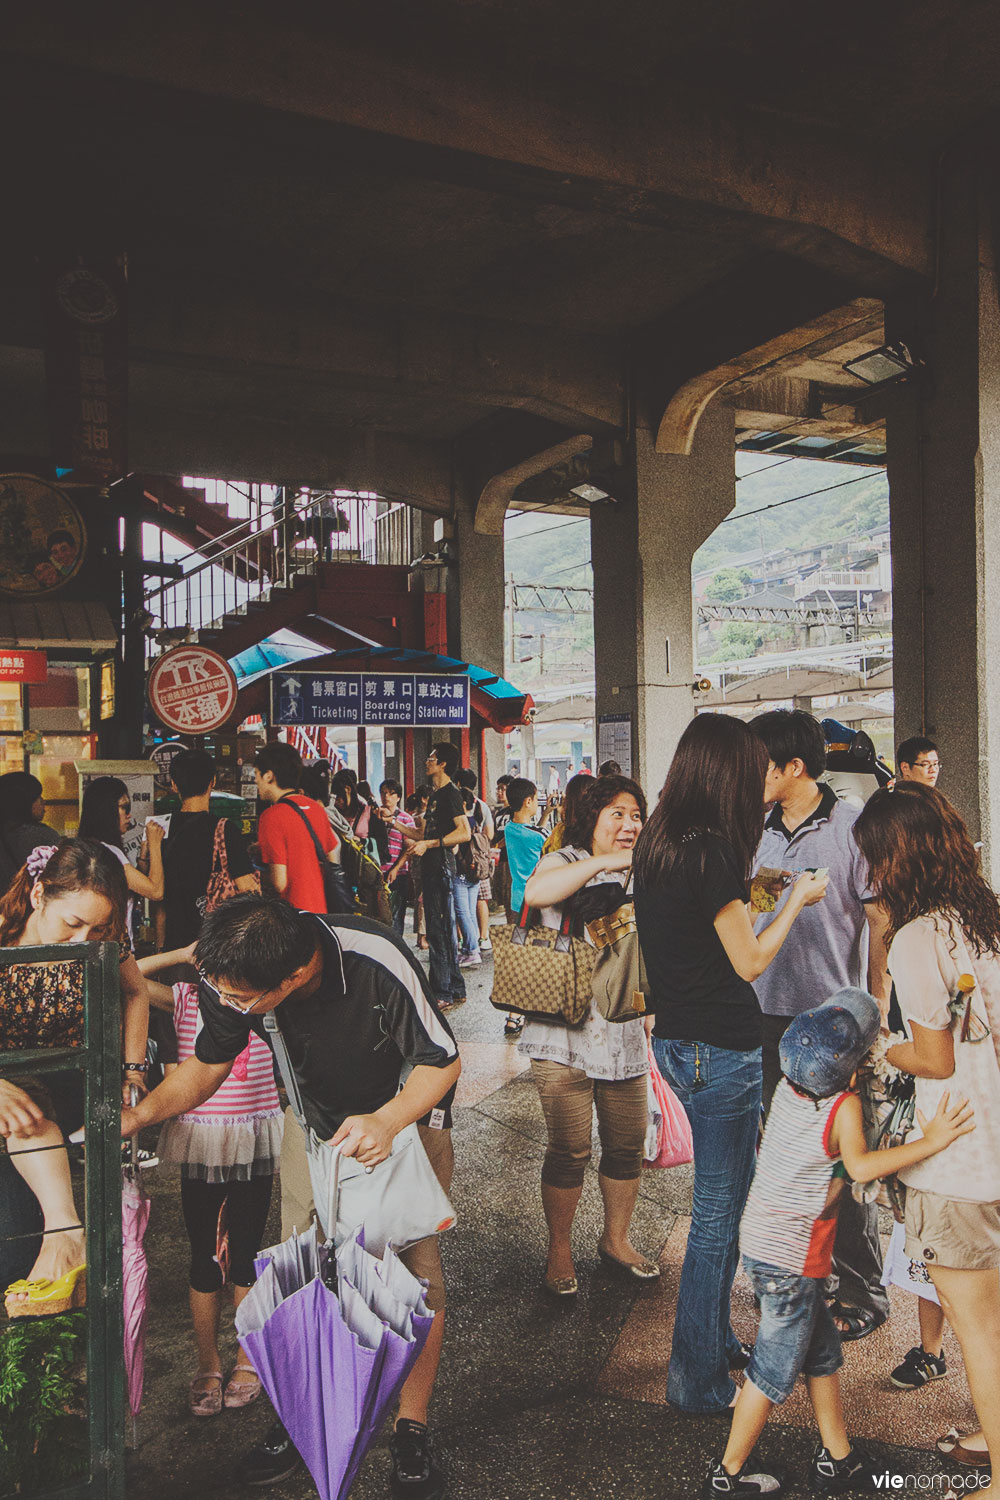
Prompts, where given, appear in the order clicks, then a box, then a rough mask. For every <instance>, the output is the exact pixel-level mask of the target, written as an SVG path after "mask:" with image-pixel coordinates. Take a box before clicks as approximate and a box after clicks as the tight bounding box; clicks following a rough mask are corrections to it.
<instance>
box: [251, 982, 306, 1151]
mask: <svg viewBox="0 0 1000 1500" xmlns="http://www.w3.org/2000/svg"><path fill="white" fill-rule="evenodd" d="M261 1020H262V1021H263V1022H264V1030H265V1031H266V1032H267V1036H268V1040H269V1041H270V1043H271V1051H272V1052H273V1053H274V1060H275V1062H276V1063H277V1064H278V1072H279V1073H280V1074H281V1081H282V1083H283V1084H284V1085H285V1093H286V1094H287V1095H288V1103H289V1104H290V1106H291V1110H292V1114H293V1115H294V1116H295V1118H296V1119H297V1120H298V1122H299V1124H300V1125H301V1126H302V1129H303V1130H304V1131H305V1135H306V1140H308V1139H309V1126H308V1124H307V1123H306V1112H305V1108H304V1107H303V1104H302V1093H301V1091H300V1089H299V1080H298V1079H297V1078H296V1076H295V1070H294V1068H293V1067H292V1061H291V1058H290V1057H289V1056H288V1048H287V1047H286V1046H285V1038H284V1037H283V1036H282V1035H281V1027H280V1026H279V1025H278V1015H277V1012H276V1011H273V1010H266V1011H265V1012H264V1014H263V1016H262V1017H261Z"/></svg>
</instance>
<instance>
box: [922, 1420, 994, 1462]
mask: <svg viewBox="0 0 1000 1500" xmlns="http://www.w3.org/2000/svg"><path fill="white" fill-rule="evenodd" d="M934 1446H935V1448H936V1449H937V1451H938V1452H939V1453H943V1454H944V1456H945V1457H946V1458H953V1459H954V1460H955V1462H956V1463H959V1464H964V1465H965V1467H966V1468H967V1469H988V1468H990V1455H989V1453H988V1452H986V1450H985V1449H982V1448H966V1446H965V1444H964V1443H963V1442H962V1439H961V1438H960V1437H959V1435H958V1430H957V1428H955V1427H949V1428H948V1431H947V1432H946V1433H945V1434H944V1437H939V1438H938V1439H937V1441H936V1442H935V1444H934Z"/></svg>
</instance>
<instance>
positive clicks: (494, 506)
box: [475, 432, 594, 536]
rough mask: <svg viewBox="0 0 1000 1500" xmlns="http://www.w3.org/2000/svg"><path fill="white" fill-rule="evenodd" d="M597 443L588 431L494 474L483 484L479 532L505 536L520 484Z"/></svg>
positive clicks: (478, 513) (477, 520)
mask: <svg viewBox="0 0 1000 1500" xmlns="http://www.w3.org/2000/svg"><path fill="white" fill-rule="evenodd" d="M593 446H594V439H593V438H592V437H591V436H590V435H589V434H588V433H585V432H581V433H578V434H577V435H576V437H571V438H567V439H566V441H565V442H562V443H556V445H555V447H553V448H545V449H543V451H542V452H541V453H533V454H532V455H531V456H530V458H525V459H522V460H521V462H520V463H517V464H514V466H513V467H512V468H510V469H505V470H504V471H503V473H502V474H494V475H493V478H492V479H490V480H488V481H487V483H486V484H485V485H484V486H483V489H482V491H481V493H480V496H479V501H478V503H477V505H476V518H475V529H476V531H478V532H480V533H481V534H482V535H484V536H503V523H504V517H505V516H506V514H507V508H508V506H509V505H510V502H511V500H512V499H513V496H514V491H515V490H516V489H517V487H518V485H520V484H523V483H524V481H525V480H526V479H530V478H531V477H532V475H534V474H543V473H544V472H545V471H546V469H551V468H554V467H555V465H557V464H562V463H567V462H568V461H569V460H570V459H572V458H575V457H576V455H577V454H578V453H586V452H587V451H588V449H590V448H592V447H593Z"/></svg>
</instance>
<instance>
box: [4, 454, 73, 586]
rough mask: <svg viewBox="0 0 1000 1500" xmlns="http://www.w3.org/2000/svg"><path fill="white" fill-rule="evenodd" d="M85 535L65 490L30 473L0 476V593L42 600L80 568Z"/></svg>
mask: <svg viewBox="0 0 1000 1500" xmlns="http://www.w3.org/2000/svg"><path fill="white" fill-rule="evenodd" d="M86 550H87V531H86V528H85V526H84V524H83V517H82V515H81V514H80V511H79V509H78V507H77V506H76V504H75V503H74V502H73V501H72V500H71V499H70V497H69V495H68V494H67V493H66V491H65V490H61V489H59V488H58V486H57V485H54V484H49V483H48V481H47V480H45V479H39V478H37V477H36V476H35V475H34V474H0V594H8V595H13V596H14V597H15V598H17V599H25V600H27V599H44V598H46V597H47V596H48V595H50V594H56V593H58V592H59V590H60V589H62V588H64V587H65V586H66V584H67V583H69V582H70V580H71V579H73V578H75V577H76V575H77V574H78V573H79V571H80V569H81V568H82V566H83V560H84V556H85V554H86Z"/></svg>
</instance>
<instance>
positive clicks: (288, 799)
mask: <svg viewBox="0 0 1000 1500" xmlns="http://www.w3.org/2000/svg"><path fill="white" fill-rule="evenodd" d="M281 803H284V805H285V806H286V807H290V808H291V809H292V811H293V812H295V813H298V815H299V817H300V818H301V819H302V821H303V823H304V824H305V825H306V827H307V828H308V830H309V837H310V838H311V839H312V841H313V848H314V849H315V850H316V858H317V859H318V860H319V867H320V869H321V870H322V868H323V866H324V865H325V864H327V863H328V862H329V861H328V860H327V857H326V850H325V849H324V848H323V845H322V844H321V843H320V841H319V839H318V838H317V837H316V830H315V828H314V827H313V826H312V824H311V823H310V821H309V819H308V817H307V816H306V814H305V813H304V812H303V811H302V809H301V807H300V806H299V805H298V803H297V802H293V801H292V795H291V793H290V792H289V793H288V794H287V795H286V796H284V797H279V798H278V801H277V802H276V803H275V806H276V807H278V806H280V805H281Z"/></svg>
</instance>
